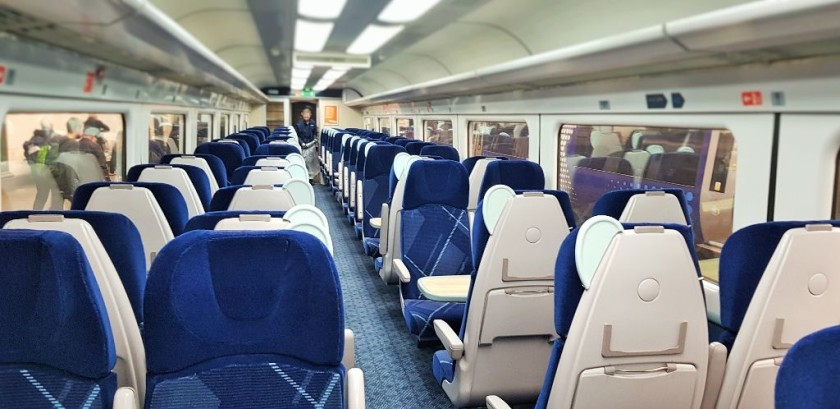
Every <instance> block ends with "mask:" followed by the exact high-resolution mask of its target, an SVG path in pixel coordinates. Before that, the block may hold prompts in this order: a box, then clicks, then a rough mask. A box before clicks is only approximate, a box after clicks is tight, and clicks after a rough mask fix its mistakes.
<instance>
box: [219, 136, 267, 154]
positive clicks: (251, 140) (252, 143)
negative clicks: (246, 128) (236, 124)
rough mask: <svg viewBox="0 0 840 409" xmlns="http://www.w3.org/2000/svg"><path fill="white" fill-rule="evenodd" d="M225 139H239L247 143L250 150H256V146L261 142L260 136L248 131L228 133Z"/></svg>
mask: <svg viewBox="0 0 840 409" xmlns="http://www.w3.org/2000/svg"><path fill="white" fill-rule="evenodd" d="M227 139H236V140H240V141H245V143H247V144H248V149H249V150H250V151H251V152H254V151H256V150H257V147H258V146H260V145H261V144H262V142H261V141H260V138H258V137H256V136H254V135H251V134H248V133H235V134H231V135H228V137H227Z"/></svg>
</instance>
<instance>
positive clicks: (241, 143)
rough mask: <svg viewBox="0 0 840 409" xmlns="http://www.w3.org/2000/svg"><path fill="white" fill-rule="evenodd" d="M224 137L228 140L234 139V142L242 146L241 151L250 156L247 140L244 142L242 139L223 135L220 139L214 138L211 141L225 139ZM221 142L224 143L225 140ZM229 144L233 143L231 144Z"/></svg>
mask: <svg viewBox="0 0 840 409" xmlns="http://www.w3.org/2000/svg"><path fill="white" fill-rule="evenodd" d="M225 139H227V140H229V141H235V142H236V143H238V144H239V147H241V148H242V152H244V153H245V156H246V157H248V156H251V147H250V146H249V145H248V142H246V141H244V140H242V139H236V138H230V137H224V138H221V139H214V140H213V142H221V141H222V140H225ZM223 143H225V142H223ZM231 145H233V144H231Z"/></svg>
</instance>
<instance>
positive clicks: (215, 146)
mask: <svg viewBox="0 0 840 409" xmlns="http://www.w3.org/2000/svg"><path fill="white" fill-rule="evenodd" d="M195 153H196V154H207V155H215V156H217V157H218V158H219V159H221V160H222V163H224V164H225V170H226V171H227V176H228V177H230V176H231V175H233V171H234V170H235V169H236V168H238V167H239V166H241V165H242V161H243V160H245V150H244V149H242V146H240V145H239V144H231V143H222V142H205V143H202V144H201V145H198V146H197V147H196V148H195ZM219 186H220V187H221V185H219Z"/></svg>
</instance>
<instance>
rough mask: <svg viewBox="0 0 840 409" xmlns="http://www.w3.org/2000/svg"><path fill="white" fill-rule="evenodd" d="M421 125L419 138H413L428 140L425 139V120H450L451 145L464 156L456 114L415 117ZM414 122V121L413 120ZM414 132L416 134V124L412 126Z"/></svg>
mask: <svg viewBox="0 0 840 409" xmlns="http://www.w3.org/2000/svg"><path fill="white" fill-rule="evenodd" d="M416 120H417V121H419V122H420V125H421V126H422V127H421V128H420V130H421V132H422V133H421V134H420V137H419V138H414V139H416V140H418V141H423V142H429V141H428V140H427V139H426V121H450V122H452V147H453V148H455V149H456V150H458V153H460V154H461V156H462V157H463V156H464V148H463V145H461V140H460V138H461V131H460V129H459V122H458V116H457V115H421V116H418V117H417V118H416ZM415 123H416V122H415ZM414 133H415V135H416V134H417V126H416V125H415V127H414Z"/></svg>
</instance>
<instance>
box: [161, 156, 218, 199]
mask: <svg viewBox="0 0 840 409" xmlns="http://www.w3.org/2000/svg"><path fill="white" fill-rule="evenodd" d="M169 163H170V164H172V165H189V166H195V167H197V168H199V169H201V170H203V171H204V174H205V175H207V180H208V181H209V182H210V193H211V194H213V193H216V191H217V190H219V182H218V181H217V180H216V176H215V175H213V170H212V169H210V165H209V164H207V161H206V160H204V158H199V157H197V156H189V155H184V156H176V157H174V158H172V161H170V162H169Z"/></svg>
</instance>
